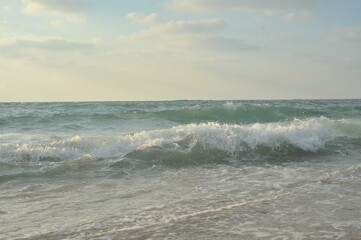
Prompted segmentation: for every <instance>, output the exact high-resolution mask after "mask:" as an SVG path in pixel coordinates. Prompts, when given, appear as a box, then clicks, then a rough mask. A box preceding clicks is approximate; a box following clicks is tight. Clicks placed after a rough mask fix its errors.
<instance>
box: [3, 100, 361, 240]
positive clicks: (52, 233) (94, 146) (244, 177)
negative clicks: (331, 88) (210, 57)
mask: <svg viewBox="0 0 361 240" xmlns="http://www.w3.org/2000/svg"><path fill="white" fill-rule="evenodd" d="M360 156H361V100H290V101H170V102H81V103H0V239H167V238H168V239H272V238H277V237H279V239H357V238H358V237H360V236H361V232H360V230H359V229H361V223H360V221H359V219H360V218H361V206H360V204H359V201H360V199H361V198H360V197H361V191H360V190H361V187H360V186H361V185H360V183H361V157H360Z"/></svg>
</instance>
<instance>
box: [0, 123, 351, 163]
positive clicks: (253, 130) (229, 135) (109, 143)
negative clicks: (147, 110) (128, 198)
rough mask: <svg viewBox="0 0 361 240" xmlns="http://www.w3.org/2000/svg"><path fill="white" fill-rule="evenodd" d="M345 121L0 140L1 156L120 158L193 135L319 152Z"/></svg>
mask: <svg viewBox="0 0 361 240" xmlns="http://www.w3.org/2000/svg"><path fill="white" fill-rule="evenodd" d="M340 124H341V125H342V124H343V125H342V126H344V125H345V124H347V123H344V122H341V121H336V120H329V119H327V118H323V117H322V118H311V119H307V120H297V119H296V120H294V121H291V122H284V123H267V124H259V123H256V124H251V125H236V124H220V123H215V122H209V123H202V124H188V125H180V126H175V127H172V128H168V129H162V130H153V131H142V132H138V133H135V134H132V135H123V136H118V137H105V136H96V137H84V136H74V137H72V138H71V139H68V140H63V141H53V142H48V143H44V144H38V143H37V144H32V143H23V144H2V145H0V161H1V162H8V161H17V160H22V161H24V160H29V161H33V160H39V159H41V158H58V159H59V160H69V159H77V158H82V157H84V156H86V157H87V158H91V157H94V158H115V157H121V156H124V155H126V154H127V153H130V152H132V151H134V150H139V149H143V148H146V147H152V146H156V147H157V146H158V147H164V146H167V147H169V146H171V147H172V148H174V149H175V150H177V148H179V145H178V144H177V143H178V142H179V141H182V140H185V139H186V138H191V139H192V141H193V142H192V143H188V144H189V145H190V146H193V145H192V144H194V143H200V144H202V145H203V146H205V147H208V148H216V149H219V150H222V151H226V152H235V151H242V150H243V148H245V147H246V148H250V149H254V148H256V147H257V146H260V145H263V146H267V147H270V148H277V147H280V146H282V145H285V144H286V145H292V146H294V147H296V148H299V149H302V150H305V151H310V152H315V151H317V150H319V149H320V148H322V147H323V146H324V145H325V143H326V142H327V141H331V140H333V139H334V138H335V137H336V136H339V135H342V134H345V133H342V131H341V130H340V126H339V125H340ZM343 128H345V127H343Z"/></svg>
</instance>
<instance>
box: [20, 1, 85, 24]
mask: <svg viewBox="0 0 361 240" xmlns="http://www.w3.org/2000/svg"><path fill="white" fill-rule="evenodd" d="M22 3H23V4H24V5H25V9H24V12H25V13H27V14H35V15H50V16H58V17H59V16H60V17H63V18H65V19H67V20H68V21H71V22H82V21H84V20H85V17H84V16H83V15H82V14H81V13H82V12H83V11H84V10H85V9H86V8H87V6H88V3H87V2H86V1H84V0H61V1H59V0H22Z"/></svg>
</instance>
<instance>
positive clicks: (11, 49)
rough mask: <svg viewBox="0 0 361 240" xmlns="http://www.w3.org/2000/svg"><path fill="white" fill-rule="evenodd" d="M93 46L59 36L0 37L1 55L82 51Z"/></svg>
mask: <svg viewBox="0 0 361 240" xmlns="http://www.w3.org/2000/svg"><path fill="white" fill-rule="evenodd" d="M94 47H95V44H94V43H91V42H79V41H73V40H67V39H63V38H59V37H46V38H41V37H34V36H26V37H14V38H0V53H1V55H3V56H4V55H5V56H10V57H21V56H26V55H27V54H28V53H29V51H34V50H42V51H57V52H71V51H84V50H88V49H92V48H94Z"/></svg>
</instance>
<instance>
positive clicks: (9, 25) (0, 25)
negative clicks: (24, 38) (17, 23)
mask: <svg viewBox="0 0 361 240" xmlns="http://www.w3.org/2000/svg"><path fill="white" fill-rule="evenodd" d="M12 26H13V25H12V24H11V23H8V22H0V27H6V28H8V27H12Z"/></svg>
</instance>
